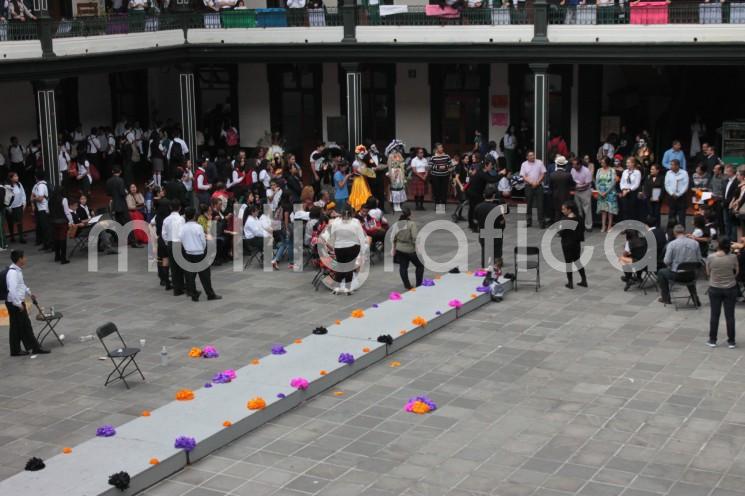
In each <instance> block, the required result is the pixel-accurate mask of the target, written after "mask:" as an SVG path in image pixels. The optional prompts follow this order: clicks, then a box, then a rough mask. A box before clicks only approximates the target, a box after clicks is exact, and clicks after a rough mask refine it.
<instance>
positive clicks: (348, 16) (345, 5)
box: [340, 0, 357, 43]
mask: <svg viewBox="0 0 745 496" xmlns="http://www.w3.org/2000/svg"><path fill="white" fill-rule="evenodd" d="M340 7H341V12H342V23H343V24H344V38H342V40H341V41H342V42H345V43H349V42H351V43H354V42H356V41H357V1H356V0H342V2H341V3H340Z"/></svg>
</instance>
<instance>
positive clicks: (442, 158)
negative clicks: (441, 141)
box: [429, 153, 451, 176]
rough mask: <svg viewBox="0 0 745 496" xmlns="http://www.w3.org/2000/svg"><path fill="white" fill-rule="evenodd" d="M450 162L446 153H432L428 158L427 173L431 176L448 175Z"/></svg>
mask: <svg viewBox="0 0 745 496" xmlns="http://www.w3.org/2000/svg"><path fill="white" fill-rule="evenodd" d="M450 163H451V160H450V155H448V154H446V153H444V154H442V155H432V156H431V157H430V158H429V165H430V170H429V173H430V174H431V175H433V176H449V175H450Z"/></svg>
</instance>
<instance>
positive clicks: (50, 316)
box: [33, 298, 65, 346]
mask: <svg viewBox="0 0 745 496" xmlns="http://www.w3.org/2000/svg"><path fill="white" fill-rule="evenodd" d="M33 302H34V306H35V307H36V309H37V310H38V311H39V313H38V314H37V315H36V320H38V321H39V322H44V327H42V328H41V330H40V331H39V334H37V335H36V341H37V342H38V343H39V346H41V345H42V344H43V343H44V340H45V339H46V338H47V336H49V334H50V333H51V334H54V337H55V338H57V342H58V343H59V344H60V346H65V343H63V342H62V339H60V337H59V334H57V331H56V330H55V327H57V324H59V322H60V320H62V314H61V313H60V312H54V313H44V311H43V310H42V309H41V307H40V306H39V302H38V301H37V300H36V298H34V299H33Z"/></svg>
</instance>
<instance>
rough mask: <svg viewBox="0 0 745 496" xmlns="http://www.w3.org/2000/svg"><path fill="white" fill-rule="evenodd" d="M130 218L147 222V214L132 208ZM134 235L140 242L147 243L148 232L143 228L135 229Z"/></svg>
mask: <svg viewBox="0 0 745 496" xmlns="http://www.w3.org/2000/svg"><path fill="white" fill-rule="evenodd" d="M129 219H130V220H141V221H142V222H145V216H144V215H142V212H140V211H139V210H130V211H129ZM134 236H135V239H136V240H137V242H138V243H142V244H143V245H144V244H147V233H146V232H145V231H143V230H142V229H135V230H134Z"/></svg>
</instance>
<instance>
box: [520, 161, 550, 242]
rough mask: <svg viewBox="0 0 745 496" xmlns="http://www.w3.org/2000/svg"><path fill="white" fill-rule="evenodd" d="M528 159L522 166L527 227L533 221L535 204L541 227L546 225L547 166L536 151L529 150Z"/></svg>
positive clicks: (521, 173)
mask: <svg viewBox="0 0 745 496" xmlns="http://www.w3.org/2000/svg"><path fill="white" fill-rule="evenodd" d="M526 159H527V160H525V162H523V163H522V165H521V166H520V176H521V177H522V178H523V180H524V181H525V200H526V201H527V203H528V222H527V224H526V225H527V227H530V226H531V225H532V223H533V206H535V208H536V210H537V211H538V212H537V213H538V223H539V224H540V226H541V229H544V228H545V227H546V219H545V216H544V213H543V177H544V176H545V175H546V166H545V165H543V161H542V160H538V159H537V158H535V152H533V151H532V150H531V151H528V154H527V157H526Z"/></svg>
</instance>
